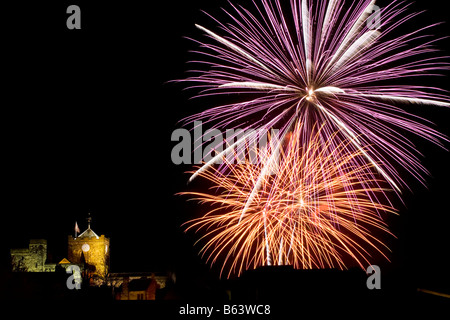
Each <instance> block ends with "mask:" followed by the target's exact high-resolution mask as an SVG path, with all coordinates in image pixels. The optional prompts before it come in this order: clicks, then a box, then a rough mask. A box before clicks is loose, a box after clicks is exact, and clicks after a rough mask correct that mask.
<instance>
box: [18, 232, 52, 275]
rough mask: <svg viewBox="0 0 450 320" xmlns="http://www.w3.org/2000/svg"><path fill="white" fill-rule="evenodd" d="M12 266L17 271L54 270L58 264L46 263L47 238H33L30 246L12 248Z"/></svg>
mask: <svg viewBox="0 0 450 320" xmlns="http://www.w3.org/2000/svg"><path fill="white" fill-rule="evenodd" d="M10 253H11V268H12V271H15V272H54V271H55V266H56V264H49V263H46V260H47V240H44V239H31V240H30V243H29V245H28V248H20V249H11V251H10Z"/></svg>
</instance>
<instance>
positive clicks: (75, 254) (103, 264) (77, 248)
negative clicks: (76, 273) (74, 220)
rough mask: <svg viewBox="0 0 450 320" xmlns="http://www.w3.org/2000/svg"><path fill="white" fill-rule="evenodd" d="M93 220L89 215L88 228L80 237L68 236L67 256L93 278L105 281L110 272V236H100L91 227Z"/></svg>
mask: <svg viewBox="0 0 450 320" xmlns="http://www.w3.org/2000/svg"><path fill="white" fill-rule="evenodd" d="M91 220H92V219H91V217H90V215H89V217H88V218H87V222H88V228H87V229H86V230H85V231H84V232H82V233H81V234H80V235H79V236H78V237H73V236H69V237H68V246H67V251H68V252H67V258H68V260H69V261H70V262H71V263H72V264H77V265H79V266H80V267H81V268H82V269H84V270H85V271H86V272H88V273H89V276H90V277H91V279H94V280H100V281H103V280H104V279H106V276H107V275H108V273H109V238H106V237H105V236H104V235H101V236H98V235H97V234H96V233H95V232H94V231H93V230H92V229H91Z"/></svg>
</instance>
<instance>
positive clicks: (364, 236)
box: [183, 123, 395, 277]
mask: <svg viewBox="0 0 450 320" xmlns="http://www.w3.org/2000/svg"><path fill="white" fill-rule="evenodd" d="M321 130H323V127H322V128H321V129H319V130H318V131H317V132H318V133H317V134H316V135H314V136H313V137H311V138H309V139H308V140H306V141H305V140H303V138H302V137H301V135H302V124H301V123H296V124H295V126H294V128H293V131H292V133H291V134H290V135H289V136H287V137H286V138H285V140H284V142H283V146H284V147H283V149H282V151H283V152H282V153H281V155H280V159H279V163H278V165H277V167H276V174H273V175H261V171H263V170H264V168H265V164H264V160H263V161H262V162H261V163H260V164H258V165H255V164H251V163H249V162H246V163H243V164H239V165H233V166H229V169H230V172H227V173H223V172H221V171H220V170H218V169H216V168H215V167H212V168H211V170H206V171H202V172H201V173H200V176H201V177H202V178H204V179H206V180H207V181H209V182H210V183H211V184H212V188H211V190H216V192H215V193H213V192H211V193H199V192H187V193H183V194H185V195H189V196H191V197H193V198H194V199H197V200H199V201H200V202H201V203H209V204H210V205H211V206H212V209H211V210H210V212H208V213H207V214H206V215H204V216H202V217H200V218H197V219H194V220H192V221H189V222H187V225H188V227H187V230H189V229H195V230H197V231H199V232H202V233H203V236H202V237H201V239H200V240H199V241H200V242H204V246H203V248H202V249H201V252H203V255H206V256H207V259H208V261H209V262H211V263H216V262H218V261H221V260H223V267H222V272H224V271H225V269H227V268H229V270H228V277H229V276H230V275H231V274H234V273H236V274H238V275H239V274H240V273H242V271H243V270H247V269H250V268H255V267H257V266H261V265H272V264H278V265H283V264H291V265H293V266H294V267H295V268H303V269H310V268H325V267H337V268H341V269H343V268H345V262H344V260H345V257H350V258H351V259H353V260H354V261H355V262H356V263H357V264H359V265H360V266H361V267H362V266H363V263H366V262H367V263H369V262H368V259H369V251H370V250H376V251H378V252H380V253H381V254H383V255H384V253H383V252H384V251H385V249H387V248H386V247H385V246H384V244H383V243H381V241H380V240H378V239H377V238H376V237H375V236H374V231H375V230H381V231H383V232H387V233H389V231H388V229H387V227H386V224H385V223H384V222H383V220H382V219H381V214H380V212H390V213H393V212H395V211H394V209H393V208H392V207H390V206H388V205H384V204H382V203H381V201H379V200H378V198H377V195H379V194H383V192H384V191H385V190H383V189H382V188H380V187H379V186H378V184H377V182H376V181H372V180H370V174H369V173H368V172H369V171H370V170H371V168H372V169H373V166H371V165H369V164H368V165H365V166H358V167H354V166H353V164H352V159H353V158H355V157H358V156H359V155H360V153H359V152H356V153H353V154H349V153H348V152H347V151H346V145H345V144H346V143H344V142H342V141H340V142H339V144H340V145H338V147H337V148H333V150H334V151H333V154H328V153H327V152H325V151H326V150H328V148H323V147H324V146H323V142H322V140H321V139H322V137H321V134H320V132H321ZM335 137H336V134H332V135H330V140H328V141H327V142H326V145H325V146H326V147H329V146H331V145H333V143H334V139H335ZM347 144H348V143H347ZM256 152H260V153H264V154H263V155H261V158H262V159H265V161H269V160H267V159H270V158H271V152H272V151H270V150H268V149H264V150H256ZM336 159H339V161H338V162H336ZM224 160H225V161H226V158H225V159H224ZM261 177H264V178H263V179H262V180H261ZM361 180H362V181H365V186H362V185H361V184H360V182H359V181H361ZM256 184H260V186H259V188H257V192H256V193H255V194H254V192H255V191H254V190H255V185H256ZM250 197H254V199H253V201H250V202H249V201H248V199H249V198H250ZM246 205H248V208H247V211H246V212H245V214H244V215H243V211H242V208H243V207H245V206H246ZM371 248H372V249H371Z"/></svg>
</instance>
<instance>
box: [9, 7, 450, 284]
mask: <svg viewBox="0 0 450 320" xmlns="http://www.w3.org/2000/svg"><path fill="white" fill-rule="evenodd" d="M92 2H93V1H75V2H70V3H69V2H66V1H55V2H47V3H45V4H43V3H39V4H36V2H30V3H33V4H28V3H25V2H20V4H19V3H18V4H15V5H8V6H5V7H3V6H2V13H3V15H2V16H4V18H3V17H2V20H3V21H2V24H5V25H4V26H2V34H3V35H4V36H3V37H2V52H3V53H6V56H5V55H4V56H3V58H2V61H3V64H2V75H1V76H2V78H3V80H4V81H2V83H3V84H2V87H3V90H2V109H1V120H2V121H1V123H2V125H1V130H2V168H3V170H2V175H1V183H2V186H3V187H2V220H1V221H2V222H1V227H2V237H4V240H2V244H1V257H2V259H1V262H2V264H3V265H4V263H5V261H7V255H8V250H9V248H11V247H21V246H26V245H27V241H28V239H30V238H46V239H48V241H49V248H50V251H51V252H52V254H53V256H54V257H53V259H54V260H55V261H56V260H60V259H62V258H63V257H65V255H66V254H65V250H66V249H65V248H66V243H67V235H69V234H72V233H73V226H74V223H75V221H78V224H79V225H80V228H81V229H82V231H83V230H84V229H85V228H86V221H85V218H86V216H87V213H88V212H91V214H92V217H93V223H92V228H93V230H94V231H96V232H97V233H98V234H105V235H106V236H108V237H110V238H111V264H112V265H111V267H112V271H149V270H150V271H152V270H165V269H167V268H175V269H180V268H197V266H199V265H202V264H200V263H199V259H198V258H196V256H195V252H196V250H197V249H196V248H193V247H192V244H193V238H192V237H189V236H185V235H184V234H183V233H182V229H181V228H180V224H181V223H182V222H184V221H185V220H187V219H189V217H190V214H191V213H192V212H193V211H194V210H195V206H194V204H186V202H185V199H184V198H181V197H179V196H174V194H175V193H177V192H180V191H185V190H186V189H187V186H186V181H187V177H188V175H186V174H184V172H185V171H187V170H189V169H190V167H189V166H176V165H174V164H172V162H171V159H170V151H171V149H172V147H173V146H174V143H172V142H171V141H170V137H171V133H172V131H173V130H174V129H176V128H178V127H180V126H181V124H179V123H177V122H178V121H179V120H181V119H182V118H184V117H186V116H188V115H191V114H193V113H195V112H197V111H199V110H203V109H204V108H206V107H207V106H206V105H204V103H202V101H201V100H188V99H189V97H190V95H191V94H192V93H193V92H185V91H184V92H183V91H182V88H183V87H182V86H181V85H179V84H173V83H167V81H169V80H173V79H180V78H183V77H185V75H186V74H185V71H186V70H187V69H188V68H189V67H188V65H186V61H187V60H189V59H190V58H192V57H193V56H192V55H190V54H189V53H188V50H193V49H196V48H197V47H196V45H195V44H194V43H192V42H191V41H189V40H187V39H185V38H183V37H185V36H191V37H196V38H200V37H201V32H199V31H198V30H197V29H196V28H195V27H194V24H195V23H200V24H205V25H213V24H212V22H211V20H210V19H209V18H208V17H206V16H205V15H204V14H202V13H201V11H200V10H202V9H203V10H205V11H207V12H209V13H211V14H213V15H219V16H222V17H223V14H222V13H221V12H220V7H221V6H227V4H226V2H225V1H216V0H209V1H208V0H202V1H200V0H195V1H193V0H190V1H176V2H174V1H159V2H158V1H139V2H138V1H123V2H115V1H112V2H111V1H95V5H93V4H92ZM144 3H145V4H144ZM243 3H248V1H243ZM69 4H78V5H80V7H81V11H82V29H81V30H72V31H69V30H67V29H66V25H65V22H66V17H67V15H66V13H65V10H66V8H67V6H68V5H69ZM414 8H416V9H417V10H422V9H427V10H429V11H428V12H427V13H425V14H424V18H423V19H424V20H421V21H420V24H422V23H423V25H425V24H426V23H427V22H437V21H445V20H446V19H447V13H446V12H445V10H442V9H441V8H440V7H439V6H438V5H437V4H433V2H430V1H420V3H418V4H416V5H415V6H414ZM448 30H449V27H448V24H447V25H444V26H442V27H440V28H438V29H436V30H435V31H434V33H435V34H436V35H437V36H445V35H448ZM439 47H440V48H442V49H443V50H447V53H448V52H450V51H449V50H448V48H449V41H448V39H447V40H443V41H442V42H441V43H440V45H439ZM449 83H450V81H449V78H448V77H447V78H441V79H439V80H438V81H434V82H433V81H432V82H430V85H438V86H440V87H443V88H445V89H450V84H449ZM426 109H427V110H426V111H424V110H423V108H422V109H421V108H415V110H416V111H417V112H418V113H419V114H420V115H423V116H424V117H426V118H427V119H430V120H431V121H433V122H435V123H436V124H437V127H438V128H439V130H440V131H441V132H443V133H445V134H447V135H450V129H449V120H450V110H445V109H444V108H428V107H427V108H426ZM414 142H415V143H416V144H417V146H418V148H419V149H420V150H421V151H422V152H423V154H424V156H425V158H424V164H425V166H426V167H427V168H428V169H429V170H430V172H431V176H430V177H429V178H428V188H424V187H423V186H421V185H419V184H418V183H414V182H413V183H412V184H411V186H412V188H413V190H414V191H413V192H405V195H404V202H405V204H404V205H403V206H400V207H399V208H400V214H401V216H400V217H399V218H395V219H394V218H393V221H392V227H393V230H394V233H396V234H397V236H398V240H395V241H392V243H391V247H392V249H393V253H392V256H391V258H392V260H393V262H392V264H390V265H389V268H397V270H401V269H402V268H405V269H408V270H409V271H408V272H411V270H410V269H411V268H413V270H417V272H418V273H420V274H421V277H424V278H426V277H428V275H429V271H430V270H443V269H444V268H445V263H444V255H445V253H448V248H449V245H450V236H449V231H448V230H449V226H450V218H449V216H450V212H449V211H450V210H449V207H448V201H449V192H450V187H449V186H448V181H449V178H450V170H449V165H448V164H449V163H450V161H449V160H450V156H449V153H448V152H447V151H444V150H441V149H439V148H438V147H436V146H433V145H431V144H429V143H425V142H423V141H421V140H420V139H419V138H416V139H415V140H414ZM446 146H447V147H450V144H449V143H447V145H446ZM2 269H3V267H2ZM447 271H448V268H447ZM447 276H448V275H447ZM435 277H436V276H435Z"/></svg>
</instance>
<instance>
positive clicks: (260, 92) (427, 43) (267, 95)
mask: <svg viewBox="0 0 450 320" xmlns="http://www.w3.org/2000/svg"><path fill="white" fill-rule="evenodd" d="M254 3H255V10H254V13H252V12H251V11H249V10H247V9H245V8H243V7H240V6H235V5H233V4H231V3H230V5H231V7H232V8H233V10H234V11H233V13H229V12H227V11H225V12H226V13H227V14H228V16H229V19H230V23H228V24H224V23H221V22H219V21H217V20H215V21H216V23H218V24H219V27H218V28H217V31H211V30H210V29H207V28H205V27H203V26H200V25H197V27H198V29H200V30H201V31H202V32H204V34H206V36H207V37H208V41H206V42H198V43H199V44H200V47H201V49H200V50H199V52H200V53H201V54H202V56H203V57H204V59H202V61H200V63H202V64H204V65H206V68H203V70H197V71H194V72H195V74H194V75H193V76H191V77H190V78H188V79H186V80H187V81H189V82H193V84H192V87H194V88H200V89H202V90H201V92H200V93H199V95H198V96H206V95H219V94H224V95H231V94H236V95H237V99H238V102H233V103H229V104H224V105H220V106H217V107H214V108H211V109H208V110H206V111H204V112H201V113H200V114H196V115H194V116H192V117H190V118H189V119H188V120H189V121H192V120H204V121H213V122H214V124H215V126H216V127H217V128H225V127H238V126H239V127H240V128H243V129H249V128H254V129H256V128H259V129H261V128H262V129H267V130H268V129H269V128H274V127H276V128H278V129H280V132H281V136H282V137H284V136H285V135H286V134H287V133H288V132H289V131H290V130H291V129H292V126H293V124H294V123H295V122H296V121H300V122H301V123H303V127H302V128H303V130H304V132H303V135H304V136H305V137H307V136H310V135H312V134H314V130H315V128H317V125H318V124H319V125H320V126H321V127H322V128H323V129H322V130H321V132H320V134H321V139H322V140H323V141H324V146H325V145H326V146H327V147H328V148H330V152H329V153H330V154H332V150H331V149H332V148H333V147H335V146H334V145H333V143H325V142H326V141H328V140H329V137H330V136H331V135H333V133H335V132H336V131H338V132H339V134H338V135H337V138H338V140H337V142H336V146H337V145H338V144H340V143H339V139H340V140H341V141H344V140H345V141H349V142H350V143H348V144H347V148H348V149H349V150H348V151H349V152H360V153H361V156H360V157H359V158H356V159H354V161H355V163H354V164H355V165H364V164H367V163H370V164H371V165H372V166H373V167H374V168H375V171H376V173H375V174H378V175H381V176H383V178H384V179H385V180H386V181H387V182H388V183H389V184H390V186H391V187H392V188H394V189H395V190H396V191H397V192H401V189H402V187H405V186H406V187H407V185H406V183H405V182H404V180H403V179H402V178H401V174H400V173H399V171H398V170H397V169H396V168H403V169H404V170H406V171H408V172H410V173H411V174H412V175H413V176H414V177H415V178H417V179H418V180H419V181H421V182H423V181H424V180H423V179H424V173H426V172H427V171H426V169H425V168H424V167H423V166H422V165H421V163H420V160H419V155H420V153H419V152H418V151H417V150H416V149H415V147H414V146H413V144H412V143H411V141H410V140H409V139H408V138H407V136H406V133H407V132H411V133H414V134H416V135H418V136H420V137H422V138H425V139H427V140H429V141H431V142H433V143H436V144H438V145H441V146H442V143H441V141H442V140H445V139H446V138H445V137H444V136H442V135H441V134H440V133H439V132H437V131H436V130H435V129H433V128H431V126H430V124H429V123H427V121H426V120H424V119H420V118H419V117H417V116H414V115H413V114H411V113H410V112H408V110H407V109H408V106H409V105H411V104H420V105H424V106H425V105H433V106H440V107H449V106H450V100H449V99H448V96H447V95H446V92H444V91H443V90H440V89H438V88H434V87H427V86H425V85H417V84H414V85H413V84H411V81H410V80H412V79H415V78H414V77H421V78H424V77H425V76H430V75H437V73H438V72H439V71H442V70H444V69H448V68H449V64H448V62H446V61H445V58H446V57H439V55H437V54H436V53H437V51H438V50H437V49H435V48H434V47H433V44H434V42H435V41H436V39H434V38H433V37H431V36H427V35H425V32H426V30H427V29H428V28H430V27H432V26H426V27H424V28H421V29H419V30H415V31H412V32H409V33H406V34H403V35H400V36H399V35H396V34H395V31H396V30H397V29H398V27H399V26H400V25H402V24H404V23H405V22H408V21H410V20H411V19H413V18H414V17H416V16H417V13H409V14H408V13H407V9H408V4H407V3H406V2H404V1H402V2H399V1H394V2H392V3H391V4H390V5H388V6H386V7H384V8H379V7H377V6H376V5H375V1H374V0H365V1H355V2H353V4H350V5H347V4H346V3H345V1H343V0H328V1H314V2H313V1H311V0H291V1H290V2H289V4H288V3H287V2H282V1H280V0H273V1H267V0H261V1H256V2H254ZM376 14H378V15H379V17H381V19H380V21H377V22H376V23H375V22H374V19H376V16H375V15H376ZM402 81H403V83H404V84H399V82H402ZM244 138H246V137H245V136H244V137H241V139H244ZM281 141H282V140H281ZM232 147H233V144H229V148H232ZM225 152H227V150H223V152H220V153H218V154H217V155H216V156H215V157H214V158H212V159H211V160H210V161H209V162H207V163H206V164H205V165H204V166H203V167H202V168H200V169H199V171H197V173H195V174H194V175H193V176H192V177H191V179H193V178H195V177H196V176H197V175H198V174H199V173H200V172H201V171H203V170H205V169H206V168H207V167H208V166H209V165H211V164H212V163H214V162H216V161H217V159H219V158H221V157H223V155H224V154H225ZM256 189H257V186H255V190H256ZM250 198H251V197H250Z"/></svg>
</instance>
